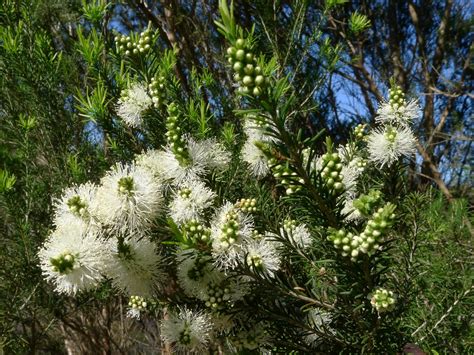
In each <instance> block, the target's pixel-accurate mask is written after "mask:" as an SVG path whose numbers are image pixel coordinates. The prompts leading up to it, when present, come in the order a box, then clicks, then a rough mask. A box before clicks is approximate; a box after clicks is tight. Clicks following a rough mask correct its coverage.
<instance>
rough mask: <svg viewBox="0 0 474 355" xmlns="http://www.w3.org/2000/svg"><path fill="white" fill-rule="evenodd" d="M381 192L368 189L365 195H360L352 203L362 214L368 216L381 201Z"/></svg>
mask: <svg viewBox="0 0 474 355" xmlns="http://www.w3.org/2000/svg"><path fill="white" fill-rule="evenodd" d="M381 197H382V193H381V192H380V191H378V190H370V191H369V193H368V194H367V195H361V196H360V197H359V198H358V199H355V200H354V202H353V203H352V204H353V206H354V207H355V208H357V210H358V211H359V212H360V213H361V214H362V215H364V216H369V215H371V214H372V212H373V211H374V210H375V208H376V206H377V205H379V203H380V201H381Z"/></svg>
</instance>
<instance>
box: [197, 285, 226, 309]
mask: <svg viewBox="0 0 474 355" xmlns="http://www.w3.org/2000/svg"><path fill="white" fill-rule="evenodd" d="M200 298H201V299H202V300H203V301H204V302H205V303H204V304H205V305H206V307H209V308H213V309H219V308H222V307H223V306H224V305H225V304H226V303H227V302H228V301H230V298H231V295H230V289H229V288H228V287H223V285H221V284H219V285H215V284H209V285H208V288H207V290H206V293H205V294H204V295H202V296H201V297H200Z"/></svg>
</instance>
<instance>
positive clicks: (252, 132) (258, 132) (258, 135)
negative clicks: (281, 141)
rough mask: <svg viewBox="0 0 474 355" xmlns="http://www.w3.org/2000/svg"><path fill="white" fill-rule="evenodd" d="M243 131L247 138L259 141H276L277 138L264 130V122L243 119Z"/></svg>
mask: <svg viewBox="0 0 474 355" xmlns="http://www.w3.org/2000/svg"><path fill="white" fill-rule="evenodd" d="M244 132H245V134H246V136H247V138H248V139H249V140H252V141H260V142H276V141H277V139H276V138H275V137H273V136H271V135H269V134H267V132H266V131H265V125H264V124H258V123H257V122H255V121H254V120H245V122H244Z"/></svg>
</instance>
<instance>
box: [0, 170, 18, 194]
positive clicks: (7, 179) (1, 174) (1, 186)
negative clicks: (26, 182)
mask: <svg viewBox="0 0 474 355" xmlns="http://www.w3.org/2000/svg"><path fill="white" fill-rule="evenodd" d="M15 182H16V177H15V175H13V174H10V173H9V172H8V171H6V170H2V169H0V193H5V192H8V191H10V190H11V189H12V188H13V186H14V185H15Z"/></svg>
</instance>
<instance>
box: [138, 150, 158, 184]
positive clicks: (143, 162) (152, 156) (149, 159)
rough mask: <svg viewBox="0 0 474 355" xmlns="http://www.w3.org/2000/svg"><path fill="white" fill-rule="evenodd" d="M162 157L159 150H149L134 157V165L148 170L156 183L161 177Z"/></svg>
mask: <svg viewBox="0 0 474 355" xmlns="http://www.w3.org/2000/svg"><path fill="white" fill-rule="evenodd" d="M163 155H164V152H163V151H161V150H156V149H150V150H148V151H146V152H143V153H141V154H139V155H137V156H136V157H135V164H136V166H138V167H140V168H144V169H146V170H148V171H149V172H150V173H151V174H152V175H153V176H154V177H155V179H157V180H158V181H161V178H162V175H163V170H164V167H163Z"/></svg>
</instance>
